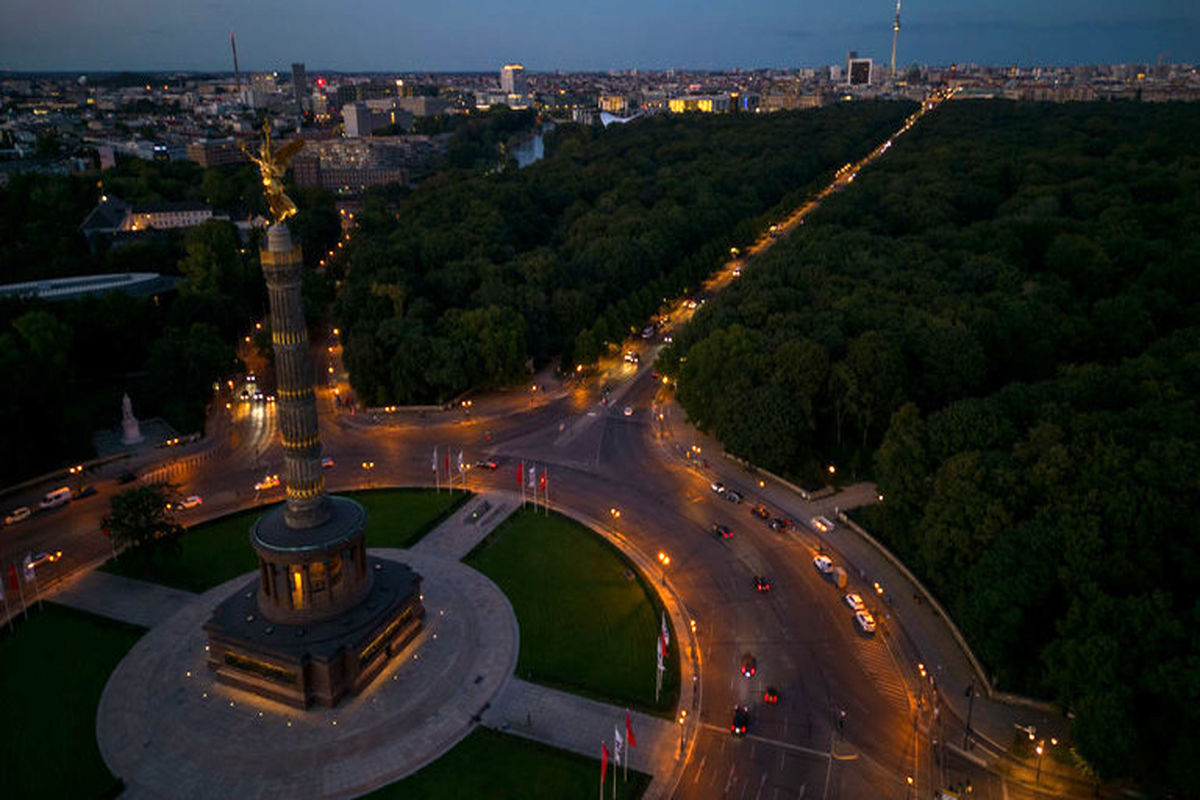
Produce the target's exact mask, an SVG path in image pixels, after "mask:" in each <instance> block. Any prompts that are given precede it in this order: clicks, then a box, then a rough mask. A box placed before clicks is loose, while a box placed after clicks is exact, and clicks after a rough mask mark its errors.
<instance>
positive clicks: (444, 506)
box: [103, 489, 470, 592]
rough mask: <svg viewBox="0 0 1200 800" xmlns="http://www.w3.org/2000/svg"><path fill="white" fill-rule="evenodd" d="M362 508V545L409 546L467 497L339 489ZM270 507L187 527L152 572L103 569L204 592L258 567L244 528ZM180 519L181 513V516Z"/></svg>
mask: <svg viewBox="0 0 1200 800" xmlns="http://www.w3.org/2000/svg"><path fill="white" fill-rule="evenodd" d="M338 494H340V495H342V496H344V497H351V498H353V499H355V500H357V501H358V502H360V503H362V505H363V507H364V508H366V509H367V514H368V518H367V547H400V548H404V547H411V546H412V545H414V544H416V542H417V541H419V540H420V539H421V537H422V536H424V535H425V534H426V533H428V532H429V531H431V530H433V529H434V528H435V527H436V526H437V525H438V523H440V522H441V521H442V520H444V519H445V518H446V517H448V516H449V515H451V514H453V513H454V511H455V510H456V509H458V508H459V506H461V505H462V504H463V503H464V502H466V500H467V498H468V497H470V495H469V494H468V493H466V492H462V491H455V492H453V493H451V492H435V491H432V490H429V489H373V490H367V491H361V492H339V493H338ZM272 507H273V506H270V505H267V506H257V507H255V508H252V509H249V510H247V511H240V512H238V513H236V514H230V515H229V516H226V517H221V518H220V519H215V520H212V521H211V522H205V523H201V524H199V525H197V526H195V527H194V528H189V529H188V531H187V533H185V534H184V535H183V537H182V538H181V540H180V553H179V554H178V555H177V556H166V557H163V558H158V557H156V558H155V560H154V565H153V569H152V570H146V569H145V565H144V563H143V562H142V560H141V559H140V558H135V557H132V556H126V555H123V556H121V557H120V558H118V559H117V560H116V561H109V562H108V563H107V564H105V565H104V567H103V569H104V570H105V571H106V572H111V573H114V574H116V575H124V576H126V577H129V578H137V579H139V580H147V581H153V582H154V583H161V584H163V585H165V586H172V587H174V588H176V589H184V590H186V591H189V592H204V591H207V590H209V589H211V588H212V587H214V586H219V585H220V584H222V583H224V582H225V581H227V580H230V579H231V578H236V577H237V576H238V575H244V574H245V573H247V572H252V571H254V570H255V569H257V568H258V559H257V558H256V557H255V555H254V550H253V549H252V548H251V547H250V526H251V525H252V524H253V523H254V520H256V519H258V518H259V517H260V516H262V515H263V514H264V513H265V512H266V511H268V510H269V509H270V508H272ZM183 519H184V520H185V521H186V517H184V518H183Z"/></svg>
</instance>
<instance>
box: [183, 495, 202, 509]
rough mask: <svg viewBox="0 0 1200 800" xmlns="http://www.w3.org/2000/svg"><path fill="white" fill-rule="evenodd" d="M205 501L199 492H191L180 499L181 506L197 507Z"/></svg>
mask: <svg viewBox="0 0 1200 800" xmlns="http://www.w3.org/2000/svg"><path fill="white" fill-rule="evenodd" d="M203 502H204V498H203V497H201V496H200V495H198V494H191V495H188V496H187V497H185V498H183V499H182V500H180V501H179V507H180V508H195V507H196V506H198V505H200V504H201V503H203Z"/></svg>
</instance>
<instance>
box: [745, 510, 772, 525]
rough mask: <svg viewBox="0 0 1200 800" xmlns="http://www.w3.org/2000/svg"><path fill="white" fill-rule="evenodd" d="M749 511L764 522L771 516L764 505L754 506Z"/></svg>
mask: <svg viewBox="0 0 1200 800" xmlns="http://www.w3.org/2000/svg"><path fill="white" fill-rule="evenodd" d="M750 513H751V514H753V515H754V516H756V517H758V518H759V519H761V520H763V521H764V522H765V521H766V520H768V519H770V518H771V512H770V511H767V507H766V506H755V507H754V508H752V509H750Z"/></svg>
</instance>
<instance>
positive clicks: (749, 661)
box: [742, 653, 758, 678]
mask: <svg viewBox="0 0 1200 800" xmlns="http://www.w3.org/2000/svg"><path fill="white" fill-rule="evenodd" d="M757 672H758V659H756V658H755V657H754V656H752V655H750V654H749V653H746V654H745V655H744V656H742V675H743V676H744V677H746V678H753V677H754V675H755V674H756V673H757Z"/></svg>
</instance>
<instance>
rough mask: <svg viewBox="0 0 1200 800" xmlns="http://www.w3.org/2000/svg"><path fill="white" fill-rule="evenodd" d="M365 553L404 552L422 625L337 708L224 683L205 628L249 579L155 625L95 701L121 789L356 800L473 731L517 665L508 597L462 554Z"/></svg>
mask: <svg viewBox="0 0 1200 800" xmlns="http://www.w3.org/2000/svg"><path fill="white" fill-rule="evenodd" d="M370 556H371V560H372V561H376V560H377V559H378V560H385V561H389V562H395V561H400V560H402V561H403V562H404V563H405V564H409V565H411V566H412V568H413V569H414V570H416V571H417V572H419V573H420V574H421V576H422V577H423V578H424V579H425V581H426V583H425V586H424V589H423V591H424V595H425V599H424V605H425V609H426V613H427V617H426V620H425V627H424V629H423V630H422V631H421V632H420V633H419V634H418V636H417V638H416V639H415V640H414V641H413V642H412V643H411V644H409V646H408V648H407V649H406V650H405V651H403V652H402V653H401V654H400V655H399V656H398V657H397V658H395V659H393V660H392V661H390V662H388V663H387V665H386V666H385V668H384V669H383V671H382V672H381V673H379V675H377V676H376V677H375V678H374V680H372V681H371V682H370V683H369V684H368V685H367V686H366V687H365V688H364V689H363V691H362V692H361V693H360V694H358V695H357V696H354V697H348V698H346V699H345V700H343V701H342V703H341V705H339V706H337V707H336V708H311V709H309V710H308V711H298V710H296V709H293V708H291V707H289V706H287V705H285V704H283V703H280V702H276V701H273V700H270V699H267V698H263V697H260V696H258V695H257V694H253V693H251V692H247V691H244V690H242V689H240V688H237V687H234V686H228V685H225V684H222V683H219V682H218V681H217V680H216V677H215V676H214V675H213V674H212V673H211V672H210V671H209V669H208V668H207V666H206V662H207V657H208V653H207V652H206V651H205V647H206V644H207V637H206V636H205V633H204V631H203V629H202V625H203V623H204V621H205V620H207V619H208V618H209V617H210V615H212V613H213V612H214V610H215V609H216V608H217V607H218V606H219V605H221V603H223V602H224V601H226V600H227V599H228V598H229V597H230V596H231V595H234V594H236V593H237V592H239V591H240V592H242V593H243V594H244V593H245V591H246V589H245V587H246V585H247V583H248V582H250V581H251V577H252V576H251V575H249V574H247V575H244V576H241V577H239V578H236V579H234V580H231V581H228V582H226V583H224V584H222V585H221V586H219V587H217V588H215V589H212V590H210V591H208V592H206V593H205V594H203V595H200V596H199V597H198V598H197V599H196V600H195V601H194V602H193V603H192V604H191V605H189V606H187V607H186V608H184V609H183V610H181V611H180V612H178V613H177V614H176V615H175V616H173V617H172V618H170V619H168V620H166V621H165V622H163V623H161V624H159V625H157V626H156V627H155V628H154V629H152V630H151V631H150V632H149V633H147V634H146V636H144V637H143V638H142V640H141V641H139V642H138V643H137V644H136V645H135V646H134V647H133V649H132V650H130V652H129V654H128V655H127V656H126V657H125V659H124V660H123V661H122V662H121V663H120V664H119V665H118V666H117V669H116V670H115V671H114V672H113V674H112V676H111V677H110V678H109V682H108V684H107V685H106V686H105V689H104V693H103V695H102V696H101V698H100V705H99V708H98V710H97V719H96V731H97V739H98V741H99V745H100V753H101V755H102V756H103V758H104V761H105V763H106V764H107V765H108V767H109V769H110V770H112V772H113V774H114V775H117V776H118V777H120V778H121V779H122V780H123V781H124V782H125V784H126V786H127V792H126V794H125V795H123V796H125V797H134V798H139V797H147V798H159V797H161V798H179V799H180V800H188V798H211V797H219V796H229V797H295V798H307V797H353V796H357V795H360V794H363V793H365V792H368V791H371V790H372V789H375V788H378V787H380V786H383V785H385V784H388V783H391V782H392V781H395V780H399V779H400V778H403V777H404V776H406V775H409V774H411V773H412V772H415V771H416V770H418V769H420V768H421V767H422V766H424V765H425V764H427V763H429V762H431V761H433V760H434V759H436V758H437V757H438V756H440V755H441V754H442V753H444V752H445V751H447V750H449V749H450V748H451V747H453V746H454V745H455V744H456V743H457V742H458V741H459V740H460V739H462V738H463V737H464V736H466V735H467V734H468V733H469V732H470V731H471V730H472V729H473V728H474V726H475V725H476V724H478V722H479V718H480V715H482V713H483V712H484V711H485V710H486V709H487V707H488V705H489V703H491V702H492V700H493V699H494V698H495V697H496V696H497V695H498V694H499V693H500V692H501V690H503V689H504V687H505V686H506V685H507V684H508V682H509V681H510V679H511V676H512V672H513V669H514V668H515V666H516V660H517V653H518V644H519V641H518V638H519V637H518V629H517V620H516V616H515V615H514V614H513V610H512V606H511V605H510V604H509V602H508V599H507V598H506V597H505V596H504V594H503V593H502V592H501V591H500V589H499V588H498V587H497V586H496V585H495V584H494V583H492V582H491V581H490V580H488V579H487V578H486V577H484V576H483V575H482V574H480V573H478V572H476V571H475V570H473V569H471V568H470V567H467V566H466V565H464V564H462V563H461V562H458V561H454V560H451V559H446V558H440V557H437V556H435V555H431V554H426V553H420V552H416V551H404V550H390V549H380V550H371V551H370ZM396 566H397V567H401V566H402V565H400V564H396ZM334 624H338V623H336V622H335V623H334Z"/></svg>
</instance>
